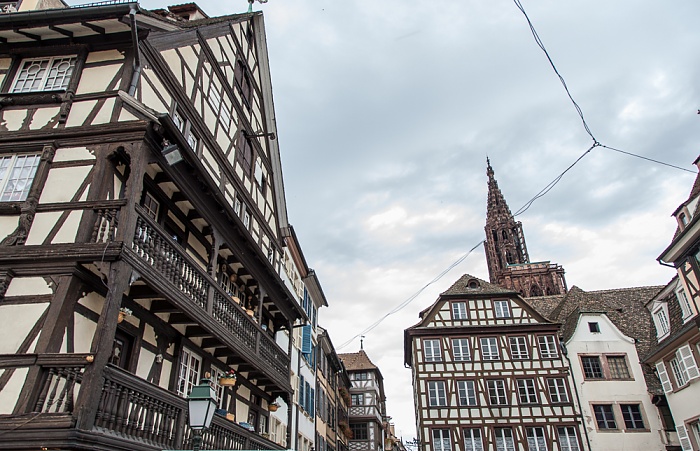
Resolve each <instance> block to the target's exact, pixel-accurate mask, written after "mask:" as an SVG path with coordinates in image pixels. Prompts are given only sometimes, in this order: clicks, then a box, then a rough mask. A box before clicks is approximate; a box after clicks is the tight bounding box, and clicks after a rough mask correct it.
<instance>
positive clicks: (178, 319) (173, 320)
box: [168, 313, 197, 326]
mask: <svg viewBox="0 0 700 451" xmlns="http://www.w3.org/2000/svg"><path fill="white" fill-rule="evenodd" d="M168 324H185V325H188V326H196V325H197V321H195V320H193V319H192V318H190V317H189V316H187V315H185V314H183V313H172V314H170V318H168Z"/></svg>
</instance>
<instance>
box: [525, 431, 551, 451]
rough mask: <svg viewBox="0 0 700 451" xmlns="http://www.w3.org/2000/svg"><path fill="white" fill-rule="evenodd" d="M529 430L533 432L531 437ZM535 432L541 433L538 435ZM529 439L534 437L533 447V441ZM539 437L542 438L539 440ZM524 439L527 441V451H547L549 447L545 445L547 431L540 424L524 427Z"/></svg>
mask: <svg viewBox="0 0 700 451" xmlns="http://www.w3.org/2000/svg"><path fill="white" fill-rule="evenodd" d="M530 432H534V434H533V436H532V437H531V436H530ZM537 432H540V433H541V435H538V434H537ZM530 439H534V447H533V443H531V442H530ZM540 439H541V440H542V441H541V442H540ZM525 440H526V441H527V449H528V451H548V449H549V448H548V446H547V431H546V429H545V428H544V427H542V426H530V427H526V428H525Z"/></svg>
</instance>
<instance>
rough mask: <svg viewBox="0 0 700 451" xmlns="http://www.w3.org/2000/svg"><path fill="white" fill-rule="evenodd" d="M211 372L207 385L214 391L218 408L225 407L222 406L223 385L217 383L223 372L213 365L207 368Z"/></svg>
mask: <svg viewBox="0 0 700 451" xmlns="http://www.w3.org/2000/svg"><path fill="white" fill-rule="evenodd" d="M209 371H210V373H211V377H210V378H209V385H211V387H212V388H213V389H214V392H215V393H216V401H217V405H218V407H219V408H220V409H225V408H226V406H224V389H225V388H226V387H224V386H223V385H219V378H220V377H223V376H224V374H225V373H224V372H223V371H221V370H220V369H218V368H217V367H215V366H212V367H211V368H210V369H209Z"/></svg>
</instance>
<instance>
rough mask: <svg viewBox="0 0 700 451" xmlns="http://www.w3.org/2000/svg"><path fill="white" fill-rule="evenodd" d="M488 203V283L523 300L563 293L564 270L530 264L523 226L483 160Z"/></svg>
mask: <svg viewBox="0 0 700 451" xmlns="http://www.w3.org/2000/svg"><path fill="white" fill-rule="evenodd" d="M486 175H487V177H488V188H489V192H488V200H487V204H486V227H484V231H485V232H486V241H485V242H484V247H485V250H486V262H487V264H488V269H489V279H490V281H491V283H495V284H498V285H501V286H503V287H505V288H510V289H515V290H516V291H519V292H520V293H521V294H523V295H524V296H541V295H543V294H561V293H565V292H566V282H565V281H564V269H563V268H562V267H561V266H559V265H552V264H550V263H549V262H539V263H531V262H530V256H529V255H528V253H527V246H526V245H525V234H524V233H523V225H522V223H521V222H520V221H516V220H515V217H514V216H513V213H511V211H510V208H508V203H507V202H506V199H505V197H504V196H503V193H502V192H501V189H500V188H499V187H498V182H497V181H496V177H495V174H494V171H493V168H492V167H491V161H490V160H489V159H488V158H486Z"/></svg>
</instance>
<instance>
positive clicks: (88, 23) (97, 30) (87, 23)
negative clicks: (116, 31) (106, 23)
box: [80, 22, 106, 34]
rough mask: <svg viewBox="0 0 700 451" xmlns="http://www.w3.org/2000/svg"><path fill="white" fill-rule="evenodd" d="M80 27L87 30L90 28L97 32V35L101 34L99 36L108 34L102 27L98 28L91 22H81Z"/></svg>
mask: <svg viewBox="0 0 700 451" xmlns="http://www.w3.org/2000/svg"><path fill="white" fill-rule="evenodd" d="M80 25H82V26H84V27H86V28H89V29H91V30H92V31H95V32H97V33H99V34H105V33H106V30H105V29H104V28H102V27H100V26H98V25H95V24H92V23H90V22H80Z"/></svg>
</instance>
